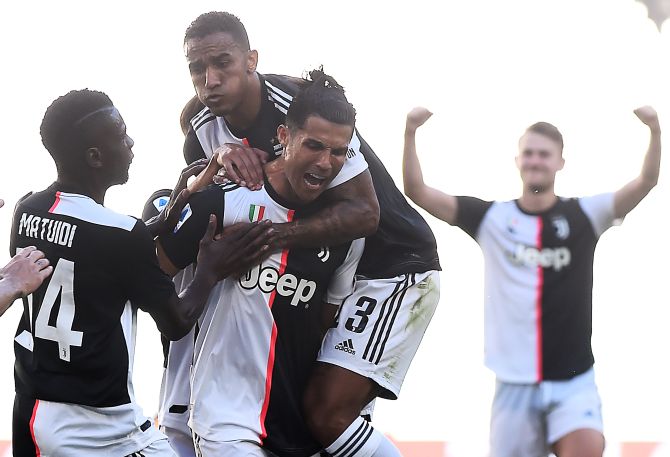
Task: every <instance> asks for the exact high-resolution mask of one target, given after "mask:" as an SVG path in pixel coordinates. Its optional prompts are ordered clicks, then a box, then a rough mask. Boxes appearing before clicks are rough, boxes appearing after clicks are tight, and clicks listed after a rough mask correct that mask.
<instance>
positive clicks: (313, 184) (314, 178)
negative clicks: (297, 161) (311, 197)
mask: <svg viewBox="0 0 670 457" xmlns="http://www.w3.org/2000/svg"><path fill="white" fill-rule="evenodd" d="M303 179H304V180H305V183H306V184H307V187H309V188H310V189H318V188H319V187H321V186H322V185H323V183H325V182H326V177H325V176H321V175H316V174H314V173H305V176H304V177H303Z"/></svg>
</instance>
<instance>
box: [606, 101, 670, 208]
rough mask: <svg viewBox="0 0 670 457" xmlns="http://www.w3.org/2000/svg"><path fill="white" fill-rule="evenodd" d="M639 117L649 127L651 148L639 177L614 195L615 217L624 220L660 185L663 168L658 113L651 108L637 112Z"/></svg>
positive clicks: (640, 109) (643, 108) (648, 150)
mask: <svg viewBox="0 0 670 457" xmlns="http://www.w3.org/2000/svg"><path fill="white" fill-rule="evenodd" d="M635 114H636V115H637V117H638V118H639V119H640V120H641V121H642V122H643V123H644V124H645V125H647V126H648V127H649V133H650V138H649V148H648V149H647V153H646V155H645V156H644V161H643V162H642V170H641V171H640V174H639V176H638V177H636V178H635V179H633V180H632V181H631V182H629V183H628V184H626V185H625V186H623V187H622V188H621V189H619V190H618V191H616V193H615V194H614V216H615V217H616V218H622V217H624V216H625V215H626V214H628V213H629V212H630V211H631V210H632V209H633V208H635V207H636V206H637V205H638V203H640V201H642V199H643V198H644V197H646V196H647V194H648V193H649V191H650V190H651V189H653V188H654V186H656V184H657V183H658V175H659V170H660V167H661V127H660V124H659V122H658V116H657V114H656V111H654V109H653V108H652V107H650V106H645V107H642V108H638V109H636V110H635Z"/></svg>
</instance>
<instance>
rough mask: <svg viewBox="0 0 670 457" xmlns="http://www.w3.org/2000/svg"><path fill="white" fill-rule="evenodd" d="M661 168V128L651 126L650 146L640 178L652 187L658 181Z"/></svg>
mask: <svg viewBox="0 0 670 457" xmlns="http://www.w3.org/2000/svg"><path fill="white" fill-rule="evenodd" d="M660 169H661V128H660V126H654V127H650V137H649V148H648V149H647V154H646V155H645V156H644V162H643V163H642V172H641V173H640V178H641V179H642V180H643V181H644V182H645V183H647V184H648V185H649V186H650V187H649V188H650V189H651V188H652V187H654V186H655V185H656V184H657V183H658V175H659V171H660Z"/></svg>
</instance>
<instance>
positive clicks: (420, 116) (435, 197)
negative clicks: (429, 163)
mask: <svg viewBox="0 0 670 457" xmlns="http://www.w3.org/2000/svg"><path fill="white" fill-rule="evenodd" d="M432 115H433V113H431V112H430V111H428V110H427V109H426V108H421V107H418V108H414V109H413V110H412V111H410V112H409V113H408V114H407V123H406V125H405V148H404V153H403V160H402V177H403V185H404V191H405V195H407V196H408V197H409V199H410V200H412V201H413V202H414V203H416V204H417V205H419V206H420V207H421V208H423V209H425V210H426V211H428V212H429V213H430V214H432V215H433V216H435V217H437V218H438V219H442V220H443V221H445V222H446V223H448V224H450V225H454V224H455V223H456V216H457V214H458V200H457V199H456V197H454V196H453V195H448V194H445V193H444V192H442V191H439V190H437V189H435V188H433V187H430V186H428V185H426V183H424V181H423V173H422V172H421V164H420V163H419V158H418V156H417V154H416V131H417V129H418V128H419V127H421V126H422V125H423V124H424V123H425V122H426V121H427V120H428V119H429V118H430V116H432Z"/></svg>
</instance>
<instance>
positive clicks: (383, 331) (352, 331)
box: [318, 271, 440, 399]
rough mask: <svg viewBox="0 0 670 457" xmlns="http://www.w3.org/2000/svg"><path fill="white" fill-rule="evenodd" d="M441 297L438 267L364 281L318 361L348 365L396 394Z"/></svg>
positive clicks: (384, 394)
mask: <svg viewBox="0 0 670 457" xmlns="http://www.w3.org/2000/svg"><path fill="white" fill-rule="evenodd" d="M439 297H440V281H439V274H438V272H436V271H429V272H424V273H411V274H405V275H400V276H396V277H395V278H389V279H363V280H358V281H357V282H356V288H355V290H354V293H353V294H352V295H351V296H350V297H348V298H347V300H345V302H344V303H343V304H342V307H341V309H340V312H339V315H338V319H337V326H336V327H335V328H331V329H329V330H328V332H327V333H326V337H325V338H324V341H323V344H322V346H321V351H320V352H319V357H318V360H319V361H322V362H327V363H329V364H332V365H337V366H339V367H343V368H346V369H347V370H349V371H352V372H354V373H357V374H359V375H361V376H363V377H366V378H369V379H371V380H372V381H374V382H375V383H376V384H377V385H379V386H380V387H381V388H382V390H381V393H380V396H382V397H384V398H390V399H395V398H397V396H398V394H399V392H400V388H401V386H402V382H403V381H404V379H405V375H406V373H407V370H408V369H409V366H410V363H411V361H412V359H413V358H414V355H415V354H416V351H417V349H418V347H419V344H420V343H421V339H422V338H423V335H424V333H425V331H426V328H427V327H428V324H429V323H430V320H431V318H432V317H433V313H434V312H435V308H436V306H437V303H438V301H439Z"/></svg>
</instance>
